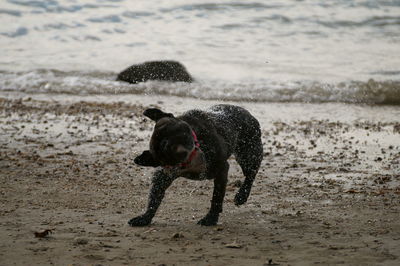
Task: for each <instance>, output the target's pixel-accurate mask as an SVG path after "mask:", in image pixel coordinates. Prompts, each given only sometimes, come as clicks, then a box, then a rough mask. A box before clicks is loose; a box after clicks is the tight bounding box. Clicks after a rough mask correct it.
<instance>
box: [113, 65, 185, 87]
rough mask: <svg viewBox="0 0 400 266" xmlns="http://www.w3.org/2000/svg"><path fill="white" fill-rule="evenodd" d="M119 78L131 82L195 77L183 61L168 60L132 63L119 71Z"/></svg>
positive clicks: (178, 79)
mask: <svg viewBox="0 0 400 266" xmlns="http://www.w3.org/2000/svg"><path fill="white" fill-rule="evenodd" d="M117 80H120V81H126V82H129V83H139V82H144V81H147V80H165V81H182V82H193V78H192V77H191V76H190V74H189V73H188V72H187V70H186V68H185V67H184V66H183V65H182V64H181V63H179V62H176V61H168V60H166V61H150V62H145V63H142V64H137V65H132V66H130V67H128V68H127V69H125V70H123V71H122V72H121V73H119V74H118V77H117Z"/></svg>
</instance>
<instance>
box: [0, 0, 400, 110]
mask: <svg viewBox="0 0 400 266" xmlns="http://www.w3.org/2000/svg"><path fill="white" fill-rule="evenodd" d="M0 22H1V23H0V48H1V55H0V91H23V92H30V93H37V92H40V93H71V94H108V93H135V94H149V93H154V94H165V95H177V96H183V97H196V98H203V99H221V100H246V101H265V102H268V101H300V102H326V101H338V102H355V103H388V104H400V1H399V0H391V1H390V0H337V1H323V0H313V1H311V0H304V1H301V0H298V1H295V0H278V1H243V0H242V1H212V2H207V1H200V0H170V1H161V0H158V1H156V0H155V1H145V0H135V1H128V0H89V1H77V0H44V1H37V0H3V1H1V2H0ZM161 59H172V60H177V61H180V62H181V63H183V64H184V65H185V66H186V67H187V69H188V71H189V72H190V73H191V74H192V75H193V76H194V78H195V79H196V80H197V82H195V83H193V84H183V83H174V84H172V83H166V82H157V81H148V82H146V83H142V84H137V85H131V84H125V83H122V82H117V81H114V80H115V77H116V74H117V73H118V72H119V71H121V70H123V69H124V68H126V67H128V66H129V65H131V64H134V63H141V62H144V61H149V60H161Z"/></svg>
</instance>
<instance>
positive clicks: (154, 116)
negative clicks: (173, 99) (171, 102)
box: [143, 108, 174, 122]
mask: <svg viewBox="0 0 400 266" xmlns="http://www.w3.org/2000/svg"><path fill="white" fill-rule="evenodd" d="M143 114H144V115H145V116H147V117H148V118H150V119H151V120H154V121H156V122H157V121H158V120H160V119H161V118H163V117H174V115H173V114H171V113H164V112H163V111H161V110H159V109H157V108H150V109H147V110H146V111H144V113H143Z"/></svg>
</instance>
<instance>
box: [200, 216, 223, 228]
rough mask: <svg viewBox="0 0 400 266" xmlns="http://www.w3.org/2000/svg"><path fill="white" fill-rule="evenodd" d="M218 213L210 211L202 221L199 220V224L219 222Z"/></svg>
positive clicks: (206, 224) (207, 224) (205, 224)
mask: <svg viewBox="0 0 400 266" xmlns="http://www.w3.org/2000/svg"><path fill="white" fill-rule="evenodd" d="M218 217H219V215H218V214H210V213H208V214H207V215H206V216H204V217H203V219H201V220H200V221H198V222H197V224H199V225H203V226H212V225H216V224H217V223H218Z"/></svg>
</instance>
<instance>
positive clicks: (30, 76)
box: [0, 69, 400, 105]
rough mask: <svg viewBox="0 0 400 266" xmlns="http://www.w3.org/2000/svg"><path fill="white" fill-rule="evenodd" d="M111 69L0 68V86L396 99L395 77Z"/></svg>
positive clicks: (316, 99)
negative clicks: (202, 76) (144, 74)
mask: <svg viewBox="0 0 400 266" xmlns="http://www.w3.org/2000/svg"><path fill="white" fill-rule="evenodd" d="M116 75H117V74H116V73H113V72H76V71H72V72H64V71H58V70H49V69H42V70H35V71H26V72H7V71H0V91H3V92H6V91H15V92H24V93H66V94H76V95H90V94H150V95H172V96H178V97H191V98H199V99H212V100H223V101H250V102H312V103H322V102H344V103H367V104H391V105H400V81H397V80H389V81H376V80H373V79H370V80H368V81H366V82H362V81H349V82H339V83H335V84H333V83H321V82H316V81H288V82H277V81H271V80H268V79H265V80H256V81H243V82H235V83H233V82H226V81H221V80H198V81H197V82H194V83H190V84H189V83H182V82H178V83H171V82H161V81H148V82H144V83H139V84H128V83H124V82H120V81H115V78H116Z"/></svg>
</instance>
